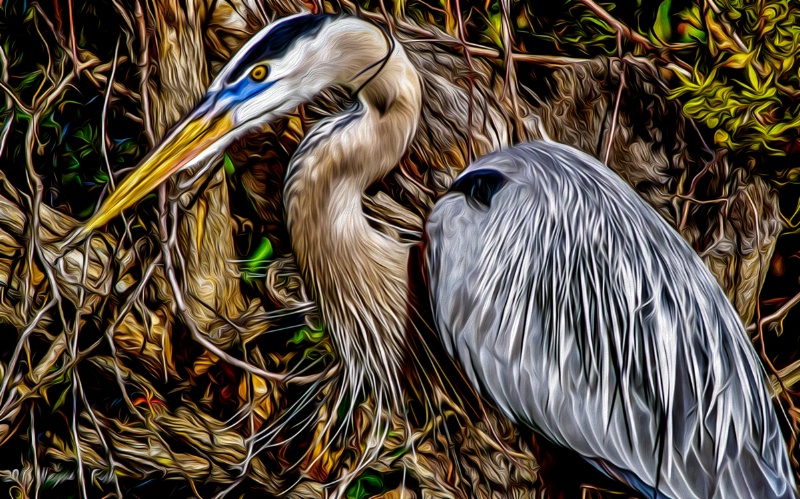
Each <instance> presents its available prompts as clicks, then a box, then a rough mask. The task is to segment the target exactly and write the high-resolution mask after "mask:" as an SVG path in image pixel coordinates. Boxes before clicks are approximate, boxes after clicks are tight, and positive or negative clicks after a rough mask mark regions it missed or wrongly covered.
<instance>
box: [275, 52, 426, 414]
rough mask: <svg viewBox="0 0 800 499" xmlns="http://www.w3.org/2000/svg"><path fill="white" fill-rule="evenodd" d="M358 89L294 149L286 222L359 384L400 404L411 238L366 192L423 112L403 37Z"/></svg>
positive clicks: (306, 275)
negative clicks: (396, 233)
mask: <svg viewBox="0 0 800 499" xmlns="http://www.w3.org/2000/svg"><path fill="white" fill-rule="evenodd" d="M371 50H373V52H372V53H373V54H381V53H385V51H386V46H385V45H384V46H383V47H375V48H372V49H371ZM358 97H359V105H358V106H357V108H356V109H354V110H352V111H351V112H349V113H346V114H342V115H340V116H337V117H335V118H332V119H330V120H327V121H325V122H323V123H320V124H319V125H318V126H317V127H316V128H315V129H314V130H313V131H312V132H310V133H309V135H308V137H307V138H306V140H305V141H304V142H303V144H301V146H300V148H299V150H298V153H297V154H296V155H295V157H294V158H293V160H292V164H291V165H290V167H289V177H288V179H287V183H286V187H285V190H284V204H285V207H286V224H287V227H288V229H289V232H290V235H291V238H292V246H293V249H294V252H295V256H296V258H297V262H298V265H299V267H300V269H301V271H302V272H303V274H304V278H305V279H306V283H307V284H308V285H309V287H310V288H311V291H312V293H313V294H314V297H315V299H316V300H317V302H318V304H319V306H320V308H321V312H322V316H323V319H324V321H325V323H326V326H327V328H328V330H329V332H330V334H331V337H332V340H333V342H334V346H335V347H336V349H337V350H338V354H339V356H340V358H341V360H342V362H343V363H344V365H345V368H346V369H347V370H348V374H349V376H348V377H349V378H350V379H349V380H348V383H349V384H350V386H351V389H354V390H355V389H357V387H361V386H363V384H367V385H372V386H371V388H372V389H373V390H377V391H378V392H380V393H384V395H385V396H388V397H390V398H391V399H392V405H395V406H396V407H397V405H396V404H399V403H400V400H401V399H400V398H399V391H398V389H399V382H398V380H399V375H400V367H401V362H402V360H403V356H404V351H405V349H404V345H405V344H406V343H407V342H406V338H405V334H406V333H405V329H406V326H407V322H406V319H407V310H406V307H407V294H408V279H407V269H406V265H407V260H408V248H407V246H406V245H403V244H401V243H399V242H397V241H395V240H393V239H390V238H389V237H387V236H385V235H383V234H381V233H379V232H377V231H376V230H374V229H373V228H372V227H371V226H370V225H369V224H368V223H367V219H366V217H365V216H364V213H363V210H362V201H361V200H362V195H363V193H364V190H365V189H366V188H367V187H368V186H369V185H370V184H372V183H373V182H375V181H377V180H379V179H381V178H382V177H383V176H384V175H386V174H387V173H388V172H389V171H391V170H392V169H393V168H394V167H395V166H396V165H397V163H398V162H399V160H400V159H401V157H402V156H403V154H404V153H405V151H406V149H407V147H408V145H409V144H410V142H411V140H412V138H413V136H414V133H415V132H416V128H417V123H418V120H419V114H420V108H421V88H420V82H419V77H418V74H417V72H416V70H415V69H414V68H413V66H412V65H411V63H410V62H409V60H408V58H407V57H406V55H405V52H404V51H403V49H402V48H401V47H400V46H399V45H396V46H395V49H394V52H393V53H392V55H391V56H390V57H389V59H388V61H387V62H386V64H385V66H384V67H383V69H382V70H381V71H380V72H379V73H378V74H377V75H376V76H375V77H374V78H372V79H371V80H369V81H368V82H367V83H366V85H365V86H364V87H363V88H362V89H361V91H360V92H359V96H358ZM376 385H377V386H376Z"/></svg>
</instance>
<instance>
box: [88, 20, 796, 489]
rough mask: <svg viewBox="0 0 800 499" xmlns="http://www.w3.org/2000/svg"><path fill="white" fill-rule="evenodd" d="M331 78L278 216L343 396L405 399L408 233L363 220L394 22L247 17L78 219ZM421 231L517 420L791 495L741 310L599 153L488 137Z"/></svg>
mask: <svg viewBox="0 0 800 499" xmlns="http://www.w3.org/2000/svg"><path fill="white" fill-rule="evenodd" d="M331 86H342V87H345V88H347V89H349V90H350V91H351V92H352V93H353V97H354V100H355V104H354V105H353V106H352V107H351V108H349V109H347V110H345V111H344V112H343V113H342V114H340V115H338V116H334V117H332V118H329V119H327V120H324V121H322V122H320V123H319V124H317V126H316V127H314V128H313V129H312V130H311V131H309V133H308V135H307V136H306V138H305V140H304V141H303V142H302V144H301V145H300V146H299V148H298V150H297V152H296V153H295V155H294V156H293V158H292V160H291V163H290V165H289V168H288V172H287V179H286V184H285V187H284V204H285V212H286V224H287V228H288V230H289V233H290V236H291V239H292V247H293V250H294V253H295V256H296V259H297V263H298V266H299V267H300V269H301V272H302V273H303V276H304V278H305V279H306V282H307V284H308V286H309V288H310V290H311V291H312V294H313V296H314V298H315V299H316V300H317V302H318V304H319V306H320V310H321V312H322V316H323V319H324V321H325V323H326V326H327V328H328V330H329V332H330V335H331V338H332V341H333V344H334V346H335V347H336V349H337V352H338V355H339V357H340V358H341V359H342V365H343V370H344V379H343V387H342V390H341V391H340V394H339V396H338V397H337V400H336V404H340V403H342V402H343V401H344V400H345V399H346V398H348V397H349V399H350V401H351V403H355V400H356V399H357V398H358V394H359V393H360V392H361V391H363V390H370V391H371V392H372V393H373V395H374V397H375V399H376V401H377V404H378V411H380V410H382V409H385V410H386V411H402V410H403V408H402V405H403V398H402V395H401V393H400V392H401V388H402V387H401V385H402V383H401V376H402V374H401V372H402V366H403V363H404V362H407V361H408V360H409V359H410V358H411V357H413V352H408V351H407V348H408V341H407V339H408V338H407V336H406V335H407V334H408V332H407V331H406V327H407V325H408V323H409V317H408V303H407V300H408V294H409V282H408V275H407V269H406V264H407V261H408V256H409V246H408V244H405V243H401V242H399V241H397V240H395V239H392V238H390V237H388V236H386V235H384V234H382V233H380V232H378V231H377V230H375V229H374V228H373V227H372V226H370V224H369V223H368V221H367V218H366V216H365V214H364V212H363V206H362V196H363V194H364V191H365V190H366V189H367V187H368V186H369V185H370V184H372V183H373V182H375V181H378V180H380V179H381V178H382V177H383V176H385V175H386V174H387V173H389V172H390V171H391V170H392V169H393V168H394V167H395V166H396V164H397V162H398V161H399V160H400V159H401V158H402V157H403V155H404V154H405V153H406V150H407V149H408V147H409V145H410V144H411V141H412V139H413V138H414V135H415V133H416V130H417V126H418V122H419V120H420V113H421V109H422V105H423V95H424V88H423V85H422V83H421V79H420V76H419V74H418V72H417V70H416V69H415V67H414V66H413V64H412V63H411V62H410V60H409V58H408V57H407V55H406V54H405V51H404V49H403V47H402V45H401V44H399V43H397V42H396V40H394V39H393V38H392V37H391V36H390V35H389V34H388V33H387V32H385V31H384V30H382V29H380V28H378V27H376V26H374V25H372V24H370V23H368V22H365V21H363V20H360V19H357V18H354V17H346V16H336V17H334V16H310V15H307V16H294V17H291V18H287V19H285V20H282V21H278V22H276V23H274V24H273V25H270V26H269V27H267V28H266V29H264V30H262V31H261V32H259V33H258V34H256V35H255V36H254V37H253V39H252V40H250V41H249V42H248V43H247V44H245V46H244V47H243V48H242V49H241V51H240V52H239V53H237V54H236V56H235V57H234V58H233V59H232V60H231V61H230V62H229V63H228V64H227V65H226V66H225V68H223V70H222V71H221V72H220V74H219V75H218V76H217V78H216V79H215V80H214V82H213V83H212V84H211V86H210V87H209V90H208V93H207V95H206V96H205V97H204V98H203V100H202V101H201V103H200V104H199V106H198V107H197V109H195V111H194V112H193V113H192V114H190V115H189V116H188V117H187V118H186V119H185V120H184V121H182V122H181V123H180V124H179V125H178V127H177V128H176V130H174V131H173V132H172V133H171V134H170V135H169V136H168V138H167V139H166V140H165V142H164V143H163V144H161V145H159V146H158V148H157V149H156V150H155V151H154V152H153V153H151V154H150V155H149V156H148V158H147V159H146V160H145V161H144V162H143V164H142V165H141V166H140V168H139V170H138V171H137V172H136V173H135V174H133V175H131V176H129V178H128V179H126V180H125V181H124V182H123V183H121V184H120V185H119V186H118V188H117V189H116V190H115V191H114V192H113V193H112V194H111V196H110V197H109V199H108V200H107V201H106V202H105V203H104V205H103V207H101V209H100V210H99V211H98V213H97V214H96V215H95V216H94V217H93V218H92V219H91V220H90V221H89V222H87V224H86V226H85V227H84V229H82V231H81V233H80V234H82V235H85V234H86V233H88V232H89V231H91V230H92V229H93V228H96V227H98V226H100V225H102V224H103V223H105V222H107V221H108V220H110V219H111V218H112V217H113V216H116V215H117V214H118V213H119V212H120V211H122V210H123V209H126V208H128V207H130V206H131V205H132V204H133V203H135V201H136V200H137V199H139V198H140V197H141V196H142V195H143V194H144V193H146V192H148V191H149V190H152V189H154V188H155V186H156V185H158V183H160V182H163V181H164V180H166V178H167V177H168V176H169V175H170V174H171V173H173V172H175V171H177V170H179V169H183V168H186V167H188V166H191V165H192V164H195V163H196V162H197V161H198V158H203V157H207V156H208V155H209V154H212V153H213V152H215V151H217V152H218V151H221V150H222V149H223V148H224V147H225V146H226V145H227V144H229V143H230V142H231V141H232V140H233V139H235V138H236V137H238V136H240V135H243V134H245V133H247V131H248V130H250V129H253V128H258V127H259V126H260V125H263V124H265V123H269V122H270V121H272V120H274V119H277V118H279V117H282V116H285V115H286V114H287V113H290V112H291V111H292V110H294V109H295V108H296V107H297V106H298V105H299V104H302V103H304V102H308V101H310V100H312V99H313V98H314V97H315V96H316V95H318V94H319V93H320V92H321V91H322V90H324V89H326V88H329V87H331ZM425 234H426V241H427V258H426V264H427V268H428V271H429V284H430V288H429V293H430V298H431V302H432V304H433V312H434V316H435V319H436V325H437V327H438V331H439V334H440V337H441V339H442V341H443V342H444V344H445V347H446V348H447V350H448V351H449V352H450V354H451V355H453V356H454V357H455V358H456V359H458V361H460V363H461V365H462V366H463V369H464V371H465V372H466V375H467V377H468V378H469V379H470V380H471V382H472V383H473V384H474V386H475V387H476V389H478V390H479V391H480V392H481V393H482V394H483V396H484V397H486V398H487V399H489V400H491V401H492V402H494V403H495V404H496V405H497V406H498V407H499V408H500V409H501V410H502V411H503V412H504V413H505V414H506V415H507V416H508V417H510V418H511V419H513V420H514V421H516V422H517V423H519V424H523V425H527V426H529V427H531V428H533V429H534V430H536V431H537V432H539V433H541V434H542V435H544V436H545V437H546V438H548V439H550V440H552V441H553V442H555V443H557V444H559V445H562V446H564V447H567V448H569V449H572V450H574V451H575V452H577V453H579V454H580V455H581V456H583V457H584V458H586V459H587V460H589V461H590V462H592V463H593V464H594V465H596V466H597V467H599V468H601V469H602V470H604V471H605V472H606V473H608V474H610V475H612V476H614V477H616V478H617V479H619V480H621V481H623V482H625V483H627V484H629V485H630V486H632V487H634V488H636V489H637V490H639V491H640V492H642V493H643V494H645V495H647V496H649V497H654V496H664V497H672V498H685V497H686V498H688V497H698V498H706V497H761V498H768V497H796V491H795V485H794V479H793V477H792V471H791V469H790V468H789V462H788V458H787V453H786V448H785V446H784V443H783V440H782V438H781V434H780V431H779V427H778V422H777V417H776V415H775V411H774V409H773V408H772V405H771V400H770V397H769V393H768V390H767V383H766V378H765V375H764V372H763V370H762V369H761V367H760V364H759V360H758V358H757V356H756V354H755V352H754V350H753V347H752V345H751V344H750V343H749V339H748V337H747V335H746V334H745V331H744V329H743V326H742V324H741V322H740V321H739V318H738V316H737V315H736V312H735V311H734V309H733V307H732V306H731V304H730V303H729V302H728V300H727V298H726V297H725V296H724V294H723V292H722V291H721V289H720V288H719V286H718V285H717V283H716V282H715V281H714V279H713V277H712V276H711V274H710V273H709V271H708V270H707V269H706V268H705V266H704V265H703V263H702V262H701V260H700V259H699V257H698V256H697V255H696V254H695V253H694V252H693V251H692V249H691V248H690V247H689V246H688V244H687V243H686V242H685V241H683V240H682V239H681V237H680V236H679V235H678V234H677V233H676V232H675V231H674V230H672V229H671V228H670V227H669V226H668V225H667V224H666V222H664V221H663V220H662V219H661V218H660V217H659V216H658V214H657V213H656V212H655V211H654V210H653V209H652V208H650V207H649V206H647V205H646V204H645V203H644V202H643V201H642V200H641V199H640V198H639V197H638V196H637V195H636V193H635V192H634V191H633V190H632V189H631V188H630V187H628V186H627V185H625V184H624V183H623V182H622V181H621V180H620V179H619V178H618V177H617V176H615V175H614V174H613V173H612V172H611V171H610V170H608V168H607V167H605V166H604V165H602V164H601V163H599V162H598V161H597V160H595V159H593V158H590V157H589V156H586V155H584V154H582V153H580V152H578V151H576V150H575V149H572V148H569V147H567V146H562V145H558V144H555V143H552V142H538V143H531V144H525V145H521V146H517V147H514V148H510V149H506V150H504V151H501V152H497V153H495V154H492V155H489V156H486V157H484V158H481V159H480V160H478V161H477V162H476V163H475V164H473V165H472V166H470V167H469V168H467V170H466V171H465V172H464V173H463V174H462V175H461V176H460V177H459V178H458V179H457V180H456V181H455V182H454V184H453V186H452V189H451V191H450V192H449V193H448V194H446V195H445V196H444V197H443V198H442V199H440V200H439V201H438V202H437V203H436V205H435V207H434V209H433V211H432V213H431V215H430V218H429V220H428V221H427V224H426V228H425ZM74 239H78V238H77V236H76V237H75V238H74ZM376 419H378V418H377V417H376ZM380 445H381V441H380V438H378V439H377V440H375V441H373V442H372V443H371V444H369V446H368V448H367V452H365V455H367V456H371V455H375V452H377V450H378V449H379V447H380ZM362 464H363V460H362Z"/></svg>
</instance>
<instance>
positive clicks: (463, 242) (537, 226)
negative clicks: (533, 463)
mask: <svg viewBox="0 0 800 499" xmlns="http://www.w3.org/2000/svg"><path fill="white" fill-rule="evenodd" d="M426 236H427V240H428V249H427V256H426V257H427V262H428V272H429V280H430V293H431V300H432V303H433V307H434V314H435V318H436V323H437V326H438V330H439V333H440V335H441V337H442V340H443V342H444V343H445V346H446V347H447V349H448V351H449V352H450V353H451V355H454V356H455V357H456V358H457V359H458V360H459V361H460V362H461V364H462V366H463V367H464V369H465V371H466V373H467V376H468V377H469V379H470V380H471V381H472V382H473V383H475V384H476V386H478V387H479V389H480V390H481V392H482V394H483V395H484V396H485V397H487V398H489V399H491V400H493V401H494V402H495V403H496V404H497V405H498V406H499V407H500V409H501V410H502V411H503V412H505V414H507V415H508V416H509V417H511V418H512V419H514V420H515V421H517V422H518V423H522V424H526V425H529V426H530V427H532V428H533V429H534V430H536V431H538V432H539V433H541V434H543V435H544V436H545V437H547V438H548V439H550V440H552V441H553V442H556V443H557V444H560V445H563V446H565V447H568V448H570V449H573V450H575V451H577V452H578V453H579V454H581V455H582V456H584V457H585V458H586V459H588V460H590V461H592V462H593V463H595V464H596V465H598V466H600V467H602V468H603V469H604V470H606V471H607V472H608V473H610V474H612V475H614V476H616V477H617V478H619V479H621V480H623V481H626V482H628V483H629V485H631V486H633V487H634V488H637V489H638V490H639V491H640V492H643V493H644V494H646V495H647V496H648V497H652V496H653V495H659V496H662V495H665V496H668V497H673V498H689V497H698V498H709V497H748V498H750V497H761V498H769V497H795V495H796V491H795V486H794V479H793V476H792V472H791V470H790V467H789V462H788V458H787V454H786V449H785V444H784V442H783V439H782V437H781V434H780V430H779V427H778V422H777V418H776V415H775V412H774V408H773V406H772V403H771V400H770V398H769V396H768V393H767V387H766V382H765V375H764V372H763V370H762V368H761V365H760V363H759V361H758V358H757V357H756V354H755V352H754V350H753V347H752V345H751V344H750V341H749V339H748V337H747V335H746V333H745V331H744V328H743V327H742V324H741V322H740V320H739V318H738V316H737V315H736V312H735V310H734V309H733V307H732V306H731V304H730V303H729V302H728V300H727V298H726V297H725V295H724V294H723V292H722V290H721V289H720V288H719V286H718V285H717V283H716V282H715V281H714V278H713V277H712V276H711V274H710V272H709V271H708V270H707V269H706V267H705V266H704V264H703V263H702V261H701V260H700V258H699V257H698V256H697V255H696V254H695V253H694V251H693V250H692V249H691V248H690V247H689V246H688V244H687V243H686V242H685V241H684V240H683V239H681V237H680V236H679V235H678V234H677V233H676V232H675V231H673V230H672V229H671V228H670V227H669V226H668V225H667V224H666V222H665V221H664V220H663V219H661V217H660V216H659V215H658V214H657V213H656V212H655V210H653V209H652V208H651V207H649V206H647V205H646V204H645V203H644V202H643V201H642V200H641V199H640V198H639V197H638V195H637V194H636V193H635V192H634V191H633V190H632V189H631V188H630V187H628V186H627V185H626V184H624V183H623V182H622V181H621V180H620V179H619V178H618V177H617V176H615V175H614V174H613V173H612V172H611V171H610V170H608V168H607V167H605V166H604V165H603V164H601V163H600V162H598V161H597V160H595V159H593V158H591V157H589V156H587V155H585V154H583V153H580V152H578V151H576V150H574V149H572V148H569V147H566V146H560V145H557V144H553V143H545V142H539V143H532V144H525V145H522V146H518V147H515V148H513V149H509V150H506V151H502V152H499V153H496V154H493V155H491V156H487V157H485V158H482V159H481V160H479V161H478V162H476V163H475V164H473V165H471V166H470V167H469V168H468V169H467V170H465V172H464V173H462V175H461V176H460V177H459V178H458V179H457V180H456V182H455V183H454V185H453V188H452V189H451V192H449V193H448V194H447V195H445V196H444V197H443V198H442V199H441V200H440V201H439V202H438V203H437V204H436V206H435V207H434V209H433V212H432V213H431V215H430V218H429V220H428V222H427V225H426ZM655 491H657V494H656V493H655Z"/></svg>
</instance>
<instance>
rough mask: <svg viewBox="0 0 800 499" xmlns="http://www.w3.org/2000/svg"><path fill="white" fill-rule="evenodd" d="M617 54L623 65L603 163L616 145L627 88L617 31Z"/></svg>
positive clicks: (619, 38)
mask: <svg viewBox="0 0 800 499" xmlns="http://www.w3.org/2000/svg"><path fill="white" fill-rule="evenodd" d="M617 55H619V57H620V65H621V66H622V67H621V69H620V71H619V88H617V97H616V100H615V102H614V114H612V115H611V130H610V131H609V132H608V144H607V145H606V154H605V156H604V157H603V163H605V164H608V158H609V157H610V156H611V148H612V147H613V146H614V133H615V132H616V128H617V120H618V119H619V103H620V102H621V101H622V89H623V88H625V60H624V59H622V35H621V34H620V33H619V32H618V33H617Z"/></svg>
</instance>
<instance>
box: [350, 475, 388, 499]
mask: <svg viewBox="0 0 800 499" xmlns="http://www.w3.org/2000/svg"><path fill="white" fill-rule="evenodd" d="M383 488H384V480H383V474H381V473H378V472H377V471H375V470H366V471H364V472H363V473H361V475H359V477H358V478H357V479H356V481H355V482H353V484H352V485H350V487H349V488H348V489H347V492H346V493H345V496H346V497H347V499H367V498H369V497H373V496H375V495H377V494H380V493H381V492H384V490H383Z"/></svg>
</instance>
